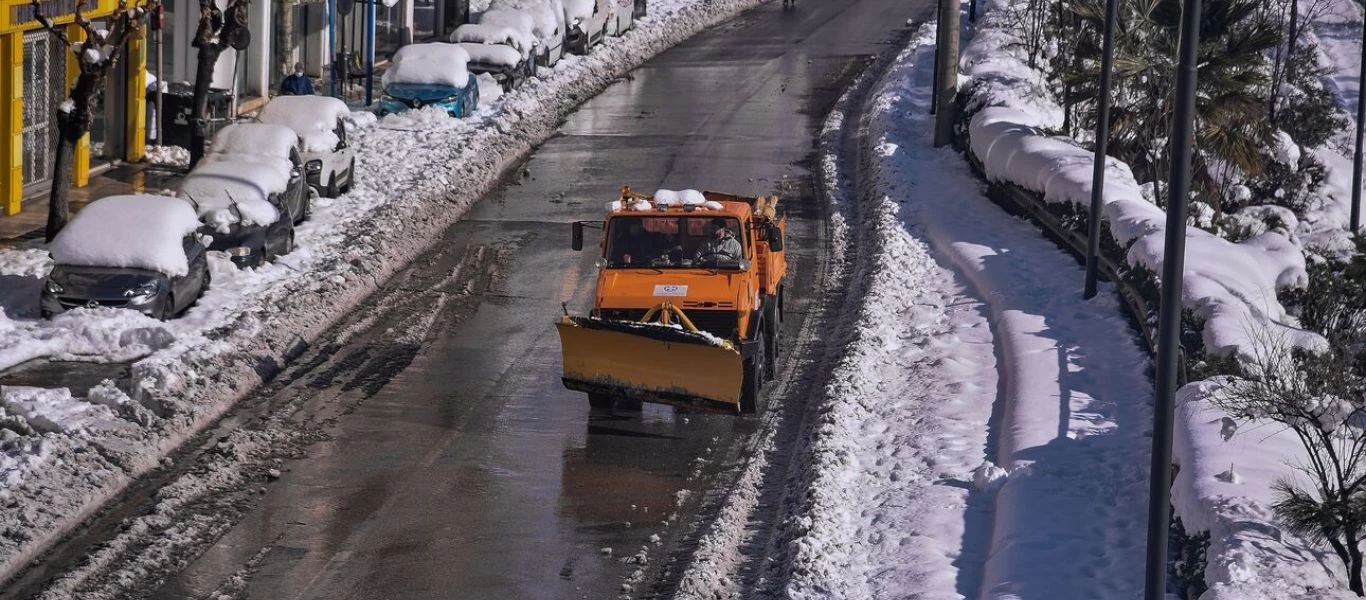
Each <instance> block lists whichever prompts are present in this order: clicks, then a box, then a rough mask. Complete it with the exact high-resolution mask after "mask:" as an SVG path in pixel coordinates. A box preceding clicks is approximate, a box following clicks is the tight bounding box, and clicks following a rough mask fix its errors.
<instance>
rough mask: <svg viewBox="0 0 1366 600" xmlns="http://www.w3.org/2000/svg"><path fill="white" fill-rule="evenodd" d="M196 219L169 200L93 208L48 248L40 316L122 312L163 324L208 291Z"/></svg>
mask: <svg viewBox="0 0 1366 600" xmlns="http://www.w3.org/2000/svg"><path fill="white" fill-rule="evenodd" d="M199 225H200V224H199V219H198V218H197V217H195V214H194V211H193V210H191V209H190V208H189V207H188V206H187V205H186V204H185V203H184V202H183V201H181V200H178V199H176V198H171V197H168V196H146V195H130V196H109V197H107V198H101V199H99V200H96V201H94V202H91V203H90V204H88V205H86V207H85V208H84V209H82V210H80V211H79V212H77V213H76V215H75V217H73V218H72V219H71V222H70V223H68V224H67V226H66V227H65V228H63V229H62V231H61V233H58V234H57V237H56V238H55V239H53V240H52V244H51V245H49V246H48V252H49V253H51V254H52V260H53V262H55V263H56V266H55V267H53V269H52V272H51V273H49V274H48V276H47V281H46V282H44V285H43V293H42V298H41V300H40V307H41V308H40V310H41V312H42V315H43V317H45V318H50V317H52V316H53V315H56V314H58V313H61V312H65V311H67V310H71V309H73V308H79V307H91V308H93V307H97V306H107V307H113V308H127V309H130V310H135V311H138V312H141V313H143V314H146V315H150V316H153V317H157V318H160V319H170V318H173V317H175V316H176V315H179V314H181V313H183V312H184V311H185V310H186V309H187V308H189V307H190V306H191V305H192V304H194V303H195V301H197V300H198V299H199V297H200V296H201V295H202V294H203V293H204V290H206V289H208V287H209V283H210V277H211V276H210V275H209V263H208V259H207V258H206V256H205V254H206V252H205V249H204V245H203V244H201V243H200V242H199V236H198V235H197V234H196V233H195V231H196V230H197V229H198V228H199Z"/></svg>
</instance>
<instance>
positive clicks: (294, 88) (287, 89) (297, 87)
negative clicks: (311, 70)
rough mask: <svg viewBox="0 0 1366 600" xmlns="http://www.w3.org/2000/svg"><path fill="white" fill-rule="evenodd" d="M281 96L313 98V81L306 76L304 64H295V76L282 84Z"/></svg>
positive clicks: (291, 76)
mask: <svg viewBox="0 0 1366 600" xmlns="http://www.w3.org/2000/svg"><path fill="white" fill-rule="evenodd" d="M280 95H281V96H312V95H313V80H312V79H309V78H308V76H307V75H304V63H294V74H293V75H290V76H289V77H286V78H285V80H284V81H282V82H280Z"/></svg>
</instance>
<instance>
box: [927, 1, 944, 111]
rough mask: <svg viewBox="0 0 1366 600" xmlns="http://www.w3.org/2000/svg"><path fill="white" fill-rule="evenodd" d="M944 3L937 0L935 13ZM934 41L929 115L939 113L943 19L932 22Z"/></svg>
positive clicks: (942, 8) (939, 10)
mask: <svg viewBox="0 0 1366 600" xmlns="http://www.w3.org/2000/svg"><path fill="white" fill-rule="evenodd" d="M944 1H945V0H939V2H938V4H936V5H935V11H936V12H942V11H943V10H944ZM934 39H935V44H934V77H933V79H931V85H933V86H934V90H933V91H932V92H931V93H930V114H931V115H933V114H935V113H936V112H938V111H939V54H940V53H941V52H943V51H944V47H943V46H941V45H940V44H939V40H942V39H944V20H943V19H936V20H935V22H934Z"/></svg>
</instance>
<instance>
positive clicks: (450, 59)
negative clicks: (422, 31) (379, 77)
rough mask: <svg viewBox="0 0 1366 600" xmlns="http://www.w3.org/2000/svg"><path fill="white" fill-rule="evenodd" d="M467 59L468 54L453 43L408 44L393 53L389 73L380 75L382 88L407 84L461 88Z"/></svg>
mask: <svg viewBox="0 0 1366 600" xmlns="http://www.w3.org/2000/svg"><path fill="white" fill-rule="evenodd" d="M469 60H470V55H469V54H467V53H466V52H465V51H464V50H463V49H461V48H460V47H459V46H457V45H455V44H447V43H444V42H433V43H429V44H409V45H407V46H404V47H402V48H399V49H398V52H397V53H395V54H394V58H393V59H392V63H391V64H390V66H389V70H388V71H385V72H384V85H386V86H387V85H390V84H394V83H411V84H425V85H449V86H451V87H455V88H460V89H463V88H464V87H465V86H466V85H468V84H469V81H470V73H469V71H468V70H466V69H465V64H466V63H468V62H469Z"/></svg>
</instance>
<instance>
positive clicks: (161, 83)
mask: <svg viewBox="0 0 1366 600" xmlns="http://www.w3.org/2000/svg"><path fill="white" fill-rule="evenodd" d="M155 10H156V14H154V15H152V23H154V24H155V25H156V32H157V33H156V41H157V100H156V108H157V110H156V112H157V117H156V123H155V125H156V128H157V147H158V148H160V147H161V144H162V141H161V140H162V139H163V136H164V135H165V133H164V132H165V131H166V130H165V129H163V128H162V125H163V124H164V123H166V118H165V117H163V116H162V115H164V114H166V113H164V112H162V110H161V109H162V106H164V105H163V104H162V94H161V91H162V90H164V89H166V81H167V79H166V69H165V66H166V61H165V58H166V46H165V45H164V44H163V40H164V39H165V38H163V37H162V31H163V30H164V29H165V28H166V21H165V19H166V8H165V5H163V4H158V5H157V6H156V9H155Z"/></svg>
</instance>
